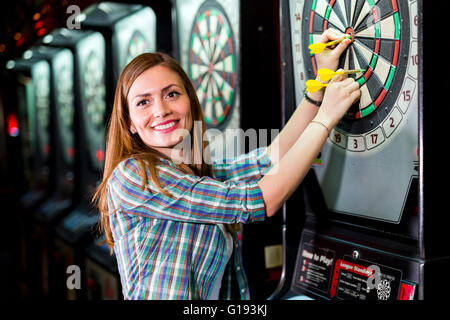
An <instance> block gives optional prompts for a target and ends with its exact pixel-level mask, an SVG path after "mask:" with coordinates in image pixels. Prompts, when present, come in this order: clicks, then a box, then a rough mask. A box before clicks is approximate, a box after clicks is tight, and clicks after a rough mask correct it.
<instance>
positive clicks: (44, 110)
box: [5, 53, 54, 296]
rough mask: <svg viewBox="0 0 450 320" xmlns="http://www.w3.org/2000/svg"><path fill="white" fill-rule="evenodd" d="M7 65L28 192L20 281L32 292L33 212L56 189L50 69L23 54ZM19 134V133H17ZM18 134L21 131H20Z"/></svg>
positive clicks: (22, 205) (21, 207) (22, 204)
mask: <svg viewBox="0 0 450 320" xmlns="http://www.w3.org/2000/svg"><path fill="white" fill-rule="evenodd" d="M6 68H7V70H8V72H9V75H10V77H9V78H8V79H10V80H11V81H10V82H8V83H7V84H6V87H5V89H7V90H8V91H9V92H10V93H11V94H9V95H5V99H6V100H5V103H6V104H7V105H8V106H10V107H11V106H12V105H16V106H17V109H18V110H17V112H18V113H17V114H18V115H19V118H18V124H19V125H18V127H17V128H16V129H18V130H19V131H20V139H21V152H20V153H21V155H22V161H23V164H22V167H23V175H24V178H25V183H24V185H25V189H24V191H25V193H23V194H22V195H20V199H19V203H18V206H17V208H16V210H17V212H16V214H17V219H18V224H19V229H20V243H21V245H20V246H21V248H20V258H19V259H20V269H21V270H20V273H21V277H22V276H23V278H21V279H20V280H19V281H20V282H21V283H22V284H23V285H24V290H25V291H23V292H22V294H24V295H25V296H28V295H29V294H32V293H33V290H34V289H33V288H34V286H33V281H34V277H33V263H32V260H33V259H31V257H32V256H33V254H34V253H33V250H32V249H33V242H34V239H33V238H32V231H33V223H32V214H33V212H34V211H36V209H37V208H38V207H39V206H40V205H41V204H42V203H43V202H44V201H46V200H47V199H48V198H49V197H50V195H51V194H52V192H53V190H54V186H53V185H52V183H51V182H52V181H51V174H52V172H51V168H52V163H51V162H52V159H51V157H50V154H51V145H50V129H51V128H50V121H51V119H50V109H51V103H52V97H51V91H50V88H51V69H50V64H49V62H48V61H47V60H46V59H44V58H42V57H31V56H30V55H29V54H28V53H25V54H24V57H22V58H19V59H15V60H10V61H8V63H7V65H6ZM17 133H18V132H17ZM18 134H19V133H18Z"/></svg>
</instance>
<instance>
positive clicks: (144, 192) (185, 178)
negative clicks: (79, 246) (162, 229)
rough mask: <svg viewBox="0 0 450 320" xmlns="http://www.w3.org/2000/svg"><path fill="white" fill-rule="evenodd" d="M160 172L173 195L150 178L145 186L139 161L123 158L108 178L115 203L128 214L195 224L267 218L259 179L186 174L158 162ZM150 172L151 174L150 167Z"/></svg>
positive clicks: (161, 178) (160, 176) (163, 182)
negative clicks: (233, 179)
mask: <svg viewBox="0 0 450 320" xmlns="http://www.w3.org/2000/svg"><path fill="white" fill-rule="evenodd" d="M157 172H158V179H159V181H160V183H161V186H162V187H163V188H164V189H165V190H167V191H168V192H169V193H170V194H171V197H168V196H166V195H164V194H163V193H161V192H159V190H158V189H157V188H156V186H155V185H154V184H153V182H152V181H151V180H150V179H148V181H147V184H146V185H145V188H144V189H142V188H141V186H142V178H141V176H140V174H139V173H140V172H139V166H138V163H137V162H136V160H134V159H133V158H129V159H127V160H124V161H122V162H121V163H120V164H119V165H118V166H117V167H116V168H115V169H114V171H113V174H112V175H111V178H110V180H109V181H108V196H109V197H110V203H111V205H112V206H113V207H114V208H119V209H120V210H123V211H125V212H126V213H127V214H132V215H137V216H141V217H148V218H157V219H170V220H175V221H183V222H192V223H248V222H252V221H259V220H264V218H265V206H264V202H263V198H262V193H261V189H260V188H259V186H258V184H257V182H256V181H255V180H251V181H224V182H221V181H218V180H217V179H213V178H211V177H198V176H196V175H191V174H186V173H184V172H182V171H181V170H179V169H178V168H176V167H175V166H171V165H169V164H158V165H157ZM147 175H148V177H150V176H149V175H150V172H149V170H147Z"/></svg>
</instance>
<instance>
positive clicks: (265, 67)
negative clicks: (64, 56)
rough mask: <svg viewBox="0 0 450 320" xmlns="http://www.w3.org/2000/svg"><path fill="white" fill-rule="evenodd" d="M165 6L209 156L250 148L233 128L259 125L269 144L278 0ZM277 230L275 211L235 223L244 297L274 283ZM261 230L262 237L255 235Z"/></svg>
mask: <svg viewBox="0 0 450 320" xmlns="http://www.w3.org/2000/svg"><path fill="white" fill-rule="evenodd" d="M172 3H173V6H172V7H173V10H174V12H173V20H174V28H173V29H174V33H173V36H172V38H173V39H174V44H173V48H174V57H175V58H176V59H177V60H178V61H179V62H180V64H181V65H182V67H183V69H184V70H185V71H186V73H187V74H188V76H189V77H190V78H191V80H192V83H193V84H194V87H195V88H196V90H197V96H198V98H199V101H200V104H201V106H202V109H203V112H204V119H205V122H206V125H207V129H208V134H210V135H209V136H208V138H209V141H210V143H211V144H210V146H211V150H212V158H213V159H214V158H215V157H219V155H220V156H222V157H234V156H237V155H239V154H241V153H243V152H249V151H251V150H252V149H254V148H255V146H253V147H252V146H249V145H247V141H248V140H245V141H242V140H241V139H239V136H238V135H236V134H235V133H236V132H238V131H239V130H241V132H242V133H244V134H246V135H247V134H248V133H250V132H251V131H252V130H253V131H254V133H255V135H256V134H257V133H258V129H266V130H268V132H269V134H268V136H269V138H267V139H266V140H265V141H263V140H264V138H262V139H261V136H258V139H259V140H258V147H260V146H263V145H264V146H265V145H268V144H270V141H268V139H270V132H271V131H270V130H271V129H279V128H280V124H281V120H280V114H281V112H280V110H281V109H280V89H279V88H280V85H279V73H278V60H279V58H278V55H277V54H278V51H279V45H278V42H277V36H278V33H277V30H278V28H279V25H278V10H279V9H278V1H275V2H274V1H239V0H227V1H214V0H206V1H205V0H189V1H185V0H180V1H172ZM262 93H267V94H262ZM268 114H270V116H267V115H268ZM236 138H237V139H236ZM272 138H274V137H272ZM280 230H281V215H276V217H273V218H269V219H268V220H266V221H264V222H258V223H253V224H246V225H243V228H242V230H241V232H240V245H239V246H238V247H236V248H235V249H234V250H242V251H241V252H242V257H243V263H244V267H245V271H246V276H247V279H248V283H249V287H250V295H251V298H266V297H268V296H269V294H270V293H271V292H272V291H273V290H274V288H275V287H276V285H277V283H278V281H279V278H280V274H281V273H280V272H281V259H279V257H281V243H282V241H281V232H280ZM261 234H265V235H267V236H265V237H264V239H262V238H261ZM277 253H280V254H278V255H277ZM271 257H272V258H271ZM274 257H275V258H274Z"/></svg>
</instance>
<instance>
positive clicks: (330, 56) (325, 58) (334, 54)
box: [316, 29, 352, 71]
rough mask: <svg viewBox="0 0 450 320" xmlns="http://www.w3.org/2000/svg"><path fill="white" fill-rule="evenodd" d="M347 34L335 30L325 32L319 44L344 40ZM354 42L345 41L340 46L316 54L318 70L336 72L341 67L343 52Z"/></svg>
mask: <svg viewBox="0 0 450 320" xmlns="http://www.w3.org/2000/svg"><path fill="white" fill-rule="evenodd" d="M345 36H346V34H345V33H342V32H340V31H338V30H335V29H327V30H325V31H324V32H323V33H322V35H321V36H320V39H319V41H318V42H321V43H327V42H330V41H333V40H338V39H342V37H345ZM351 42H352V41H351V40H350V39H345V40H344V41H341V42H340V43H339V44H337V45H334V46H331V47H326V48H325V49H324V50H323V51H322V52H321V53H319V54H316V62H317V70H319V69H322V68H327V69H330V70H333V71H336V69H337V67H338V65H339V57H340V56H341V54H342V52H344V50H345V49H347V47H348V46H349V44H350V43H351Z"/></svg>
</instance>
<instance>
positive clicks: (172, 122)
mask: <svg viewBox="0 0 450 320" xmlns="http://www.w3.org/2000/svg"><path fill="white" fill-rule="evenodd" d="M127 100H128V105H129V111H130V122H131V123H130V130H131V132H132V133H138V134H139V136H140V137H141V139H142V141H143V142H144V143H145V144H146V145H147V146H149V147H151V148H153V149H155V150H158V151H159V152H161V153H163V154H165V155H166V156H168V157H170V156H171V153H170V150H171V148H173V146H174V145H175V144H177V143H178V142H179V141H180V136H179V132H180V131H178V130H175V129H185V130H187V131H188V132H190V131H191V129H192V116H191V107H190V101H189V96H188V94H187V92H186V89H185V88H184V85H183V82H182V80H181V78H180V76H179V75H178V74H177V73H176V72H174V71H172V70H171V69H169V68H167V67H165V66H159V65H158V66H155V67H153V68H150V69H148V70H146V71H144V72H143V73H142V74H141V75H140V76H138V77H137V78H136V80H135V81H134V83H133V84H132V86H131V88H130V91H129V93H128V99H127Z"/></svg>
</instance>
